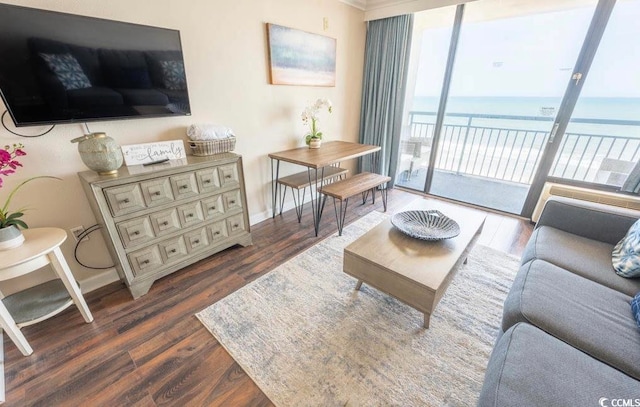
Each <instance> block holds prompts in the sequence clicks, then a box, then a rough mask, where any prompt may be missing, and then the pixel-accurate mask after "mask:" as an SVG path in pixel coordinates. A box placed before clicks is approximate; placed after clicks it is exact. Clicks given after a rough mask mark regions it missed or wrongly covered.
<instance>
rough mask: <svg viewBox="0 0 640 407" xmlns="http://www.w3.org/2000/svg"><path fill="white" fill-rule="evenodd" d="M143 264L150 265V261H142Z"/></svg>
mask: <svg viewBox="0 0 640 407" xmlns="http://www.w3.org/2000/svg"><path fill="white" fill-rule="evenodd" d="M141 263H142V264H149V260H148V259H146V260H142V262H141Z"/></svg>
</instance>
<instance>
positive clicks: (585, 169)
mask: <svg viewBox="0 0 640 407" xmlns="http://www.w3.org/2000/svg"><path fill="white" fill-rule="evenodd" d="M638 16H640V0H627V1H624V0H618V1H617V2H616V5H615V7H614V9H613V12H612V13H611V17H610V18H609V22H608V23H607V27H606V29H605V31H604V35H603V37H602V40H601V41H600V45H599V46H598V50H597V51H596V54H595V58H594V60H593V63H592V65H591V68H590V69H589V73H588V75H586V76H585V78H581V80H584V81H585V82H584V86H583V87H582V90H581V92H580V97H579V99H578V101H577V103H576V106H575V108H574V110H573V114H572V116H571V120H570V121H569V124H568V125H567V130H566V131H565V133H564V135H563V137H562V140H561V141H560V146H559V148H558V152H557V153H556V158H555V161H554V163H553V165H552V167H551V171H550V173H549V176H550V177H553V178H556V179H560V180H561V181H567V180H569V181H573V182H584V183H591V184H601V185H607V186H610V187H620V186H621V185H622V183H623V182H624V180H625V178H626V176H627V175H628V174H629V172H630V171H631V169H632V168H633V166H634V165H635V163H637V162H638V160H639V159H640V75H638V67H639V66H640V47H638V46H637V44H636V43H637V41H638V38H640V25H639V24H638Z"/></svg>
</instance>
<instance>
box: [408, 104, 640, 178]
mask: <svg viewBox="0 0 640 407" xmlns="http://www.w3.org/2000/svg"><path fill="white" fill-rule="evenodd" d="M435 118H436V113H435V112H422V111H411V112H409V125H410V126H409V138H410V139H411V140H412V141H422V143H423V145H424V146H427V147H428V148H430V146H431V140H432V137H433V132H434V128H435ZM553 120H554V119H553V118H551V117H544V116H509V115H489V114H467V113H448V114H447V115H446V116H445V122H444V124H443V129H442V133H441V136H440V138H441V142H440V143H439V145H438V153H437V156H436V157H437V159H436V163H435V168H436V169H437V170H441V171H451V172H455V173H459V174H467V175H474V176H479V177H486V178H491V179H497V180H502V181H508V182H515V183H520V184H531V182H532V181H533V177H534V175H535V172H536V170H537V168H538V165H539V163H540V159H541V157H542V152H543V151H544V148H545V145H546V143H547V141H548V139H549V131H550V129H551V127H552V123H553ZM630 126H633V127H635V129H634V130H635V131H636V133H638V131H637V130H638V129H640V121H631V120H607V119H579V118H576V119H572V120H571V121H570V125H569V128H568V130H575V131H571V132H567V133H566V134H565V135H564V137H563V139H562V143H561V145H560V148H559V150H558V154H557V156H556V160H555V162H554V164H553V166H552V167H551V172H550V175H551V176H554V177H559V178H566V179H571V180H575V181H583V182H597V183H605V184H606V183H610V184H611V183H615V182H619V178H618V179H616V178H615V177H613V178H612V177H610V176H607V175H608V174H609V173H615V172H616V171H627V172H628V170H629V167H630V166H632V165H633V163H635V162H637V161H638V159H640V137H638V136H636V137H633V136H626V135H621V134H624V133H627V134H628V133H630V131H627V130H630V129H631V127H630ZM596 133H598V134H596ZM403 138H406V136H405V135H403ZM609 175H610V174H609Z"/></svg>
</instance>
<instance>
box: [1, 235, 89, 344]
mask: <svg viewBox="0 0 640 407" xmlns="http://www.w3.org/2000/svg"><path fill="white" fill-rule="evenodd" d="M22 233H23V234H24V238H25V241H24V243H23V244H22V246H19V247H16V248H14V249H9V250H5V251H2V252H0V281H4V280H8V279H10V278H14V277H19V276H22V275H25V274H28V273H31V272H33V271H35V270H37V269H39V268H41V267H43V266H46V265H47V264H51V267H52V268H53V270H54V271H55V273H56V274H57V275H58V277H59V278H60V279H59V280H58V279H54V280H51V281H48V282H46V283H43V284H40V285H37V286H35V287H31V288H28V289H26V290H23V291H20V292H17V293H15V294H11V295H9V296H7V297H5V298H3V299H2V301H0V324H2V328H3V329H4V330H6V331H7V334H8V335H9V338H11V340H12V341H13V343H15V345H16V346H17V347H18V349H20V351H21V352H22V354H23V355H25V356H28V355H30V354H32V353H33V349H31V346H29V343H28V342H27V340H26V339H25V337H24V335H23V334H22V332H20V328H22V327H23V326H28V325H32V324H35V323H37V322H40V321H43V320H45V319H47V318H50V317H52V316H54V315H57V314H58V313H60V312H62V311H63V310H65V309H66V308H67V307H69V306H70V305H71V304H76V306H77V307H78V310H79V311H80V313H81V314H82V316H83V317H84V320H85V321H86V322H87V323H89V322H92V321H93V316H92V315H91V311H89V307H88V306H87V303H86V302H85V301H84V297H83V296H82V293H81V292H80V288H79V287H78V284H77V283H76V281H75V279H74V277H73V275H72V274H71V270H70V269H69V266H68V265H67V262H66V261H65V259H64V256H63V255H62V251H60V245H61V244H62V242H64V241H65V240H66V239H67V233H66V232H65V231H64V230H62V229H58V228H34V229H26V230H23V231H22Z"/></svg>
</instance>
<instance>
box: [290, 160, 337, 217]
mask: <svg viewBox="0 0 640 407" xmlns="http://www.w3.org/2000/svg"><path fill="white" fill-rule="evenodd" d="M323 171H324V173H323ZM348 172H349V170H347V169H345V168H340V167H334V166H328V167H324V168H323V169H321V170H319V171H318V173H319V177H318V180H319V181H320V183H321V185H324V183H325V182H329V181H332V180H334V179H335V178H342V177H346V176H347V173H348ZM323 175H324V176H323ZM321 177H322V179H320V178H321ZM278 184H279V185H280V187H281V188H282V187H284V193H283V194H282V196H281V199H280V215H282V207H283V206H284V199H285V197H286V196H287V187H289V188H291V195H293V205H294V206H295V208H296V215H297V216H298V223H300V221H301V220H302V209H303V208H304V197H305V194H306V188H307V187H309V186H311V184H312V182H310V181H309V172H308V171H302V172H299V173H297V174H292V175H287V176H286V177H282V178H280V179H278ZM300 190H302V199H300ZM296 195H297V197H296Z"/></svg>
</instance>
